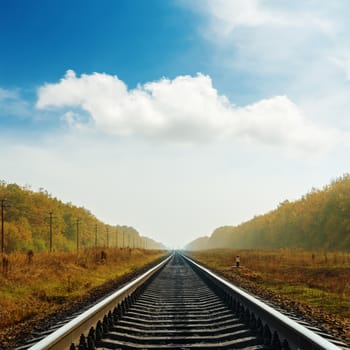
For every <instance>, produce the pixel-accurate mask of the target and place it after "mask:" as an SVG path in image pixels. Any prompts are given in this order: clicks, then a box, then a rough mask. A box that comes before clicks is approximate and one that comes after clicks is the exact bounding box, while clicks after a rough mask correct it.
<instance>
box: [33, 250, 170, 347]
mask: <svg viewBox="0 0 350 350" xmlns="http://www.w3.org/2000/svg"><path fill="white" fill-rule="evenodd" d="M171 257H172V255H170V256H168V257H167V258H165V259H164V260H163V261H162V262H160V263H159V264H158V265H156V266H154V267H153V268H151V269H149V270H148V271H147V272H145V273H144V274H142V275H141V276H139V277H137V278H136V279H135V280H133V281H131V282H130V283H128V284H126V285H125V286H123V287H122V288H121V289H119V290H117V291H116V292H114V293H113V294H111V295H110V296H108V297H107V298H105V299H103V300H102V301H101V302H99V303H98V304H96V305H94V306H93V307H91V308H90V309H88V310H87V311H85V312H83V313H82V314H81V315H79V316H78V317H77V318H75V319H73V320H72V321H70V322H68V323H66V324H65V325H64V326H62V327H61V328H59V329H57V330H56V331H54V332H53V333H51V334H50V335H48V336H47V337H46V338H44V339H42V340H41V341H39V342H38V343H36V344H34V345H33V346H31V347H30V348H29V349H30V350H49V349H50V350H62V349H69V348H70V346H71V344H72V343H73V344H74V343H79V339H80V336H81V334H84V335H87V333H88V332H89V330H90V328H91V326H92V325H95V324H96V322H98V321H100V320H102V319H103V317H104V316H105V315H107V314H108V312H109V311H111V310H112V309H113V308H114V307H115V306H116V305H117V304H118V303H119V302H121V301H122V300H124V299H125V298H126V297H127V296H128V295H130V294H131V293H132V292H134V291H135V290H136V289H137V288H138V287H140V286H141V285H142V284H144V283H145V281H146V280H148V279H149V278H150V277H151V276H152V275H153V274H154V273H156V272H157V271H158V270H160V269H161V268H162V267H163V266H165V264H166V263H167V262H168V261H169V260H170V259H171Z"/></svg>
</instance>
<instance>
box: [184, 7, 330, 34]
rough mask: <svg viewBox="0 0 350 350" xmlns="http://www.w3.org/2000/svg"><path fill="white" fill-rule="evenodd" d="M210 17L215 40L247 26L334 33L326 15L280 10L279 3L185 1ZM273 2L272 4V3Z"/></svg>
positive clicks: (289, 9) (210, 27)
mask: <svg viewBox="0 0 350 350" xmlns="http://www.w3.org/2000/svg"><path fill="white" fill-rule="evenodd" d="M183 3H184V4H185V6H191V7H192V8H193V9H194V10H195V11H199V12H201V13H203V14H205V15H207V16H208V17H209V29H210V31H211V32H212V33H214V34H215V38H218V37H219V38H220V37H221V38H224V39H226V37H227V36H228V35H230V34H231V33H232V32H233V31H234V30H236V29H237V28H240V27H241V28H242V27H243V28H244V27H248V28H249V27H250V28H254V27H263V26H265V27H273V28H276V27H282V28H283V27H284V28H286V27H292V28H301V29H306V28H312V29H314V30H318V31H321V32H325V33H331V32H333V30H334V23H332V22H331V21H330V20H329V19H328V18H327V17H326V16H318V15H315V13H309V12H308V11H307V10H306V11H305V8H307V6H305V4H304V3H303V10H304V11H302V12H300V11H299V12H298V13H295V12H294V11H292V9H291V8H292V6H291V7H290V8H287V9H284V8H282V7H280V8H279V5H281V4H280V3H278V2H277V3H274V4H273V2H272V4H271V1H261V0H204V1H203V0H200V1H192V2H183ZM269 3H270V4H269Z"/></svg>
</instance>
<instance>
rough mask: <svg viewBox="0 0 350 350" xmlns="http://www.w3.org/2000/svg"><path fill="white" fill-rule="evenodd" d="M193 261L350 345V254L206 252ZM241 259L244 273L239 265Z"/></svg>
mask: <svg viewBox="0 0 350 350" xmlns="http://www.w3.org/2000/svg"><path fill="white" fill-rule="evenodd" d="M190 255H191V256H192V257H193V258H195V259H196V260H198V261H199V262H201V263H203V264H204V265H206V266H208V267H209V268H211V269H214V270H216V271H217V272H219V273H220V274H222V275H224V276H225V277H226V278H228V279H230V280H233V281H234V282H235V283H237V284H239V285H241V286H242V287H244V288H246V289H248V290H250V291H252V292H253V293H255V294H259V295H261V296H263V297H266V298H269V299H272V300H273V301H274V302H275V303H276V304H279V305H280V306H282V307H284V308H286V309H294V308H295V309H297V311H298V313H300V314H302V315H303V316H304V317H305V318H308V319H312V320H313V321H315V323H318V324H322V326H324V327H325V328H327V329H328V330H330V331H331V332H332V333H334V334H335V335H337V336H341V337H342V338H343V339H346V341H347V342H350V253H345V252H312V251H304V250H290V249H281V250H208V251H200V252H191V253H190ZM236 255H239V256H240V260H241V263H240V264H241V266H240V268H236V267H233V266H234V265H235V257H236Z"/></svg>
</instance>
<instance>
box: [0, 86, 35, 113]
mask: <svg viewBox="0 0 350 350" xmlns="http://www.w3.org/2000/svg"><path fill="white" fill-rule="evenodd" d="M29 115H30V106H29V103H28V102H27V101H25V100H23V99H22V98H21V96H20V91H19V90H18V89H14V90H9V89H4V88H1V87H0V117H16V118H24V117H28V116H29Z"/></svg>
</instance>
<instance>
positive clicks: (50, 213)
mask: <svg viewBox="0 0 350 350" xmlns="http://www.w3.org/2000/svg"><path fill="white" fill-rule="evenodd" d="M49 215H50V253H52V211H50V212H49Z"/></svg>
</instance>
